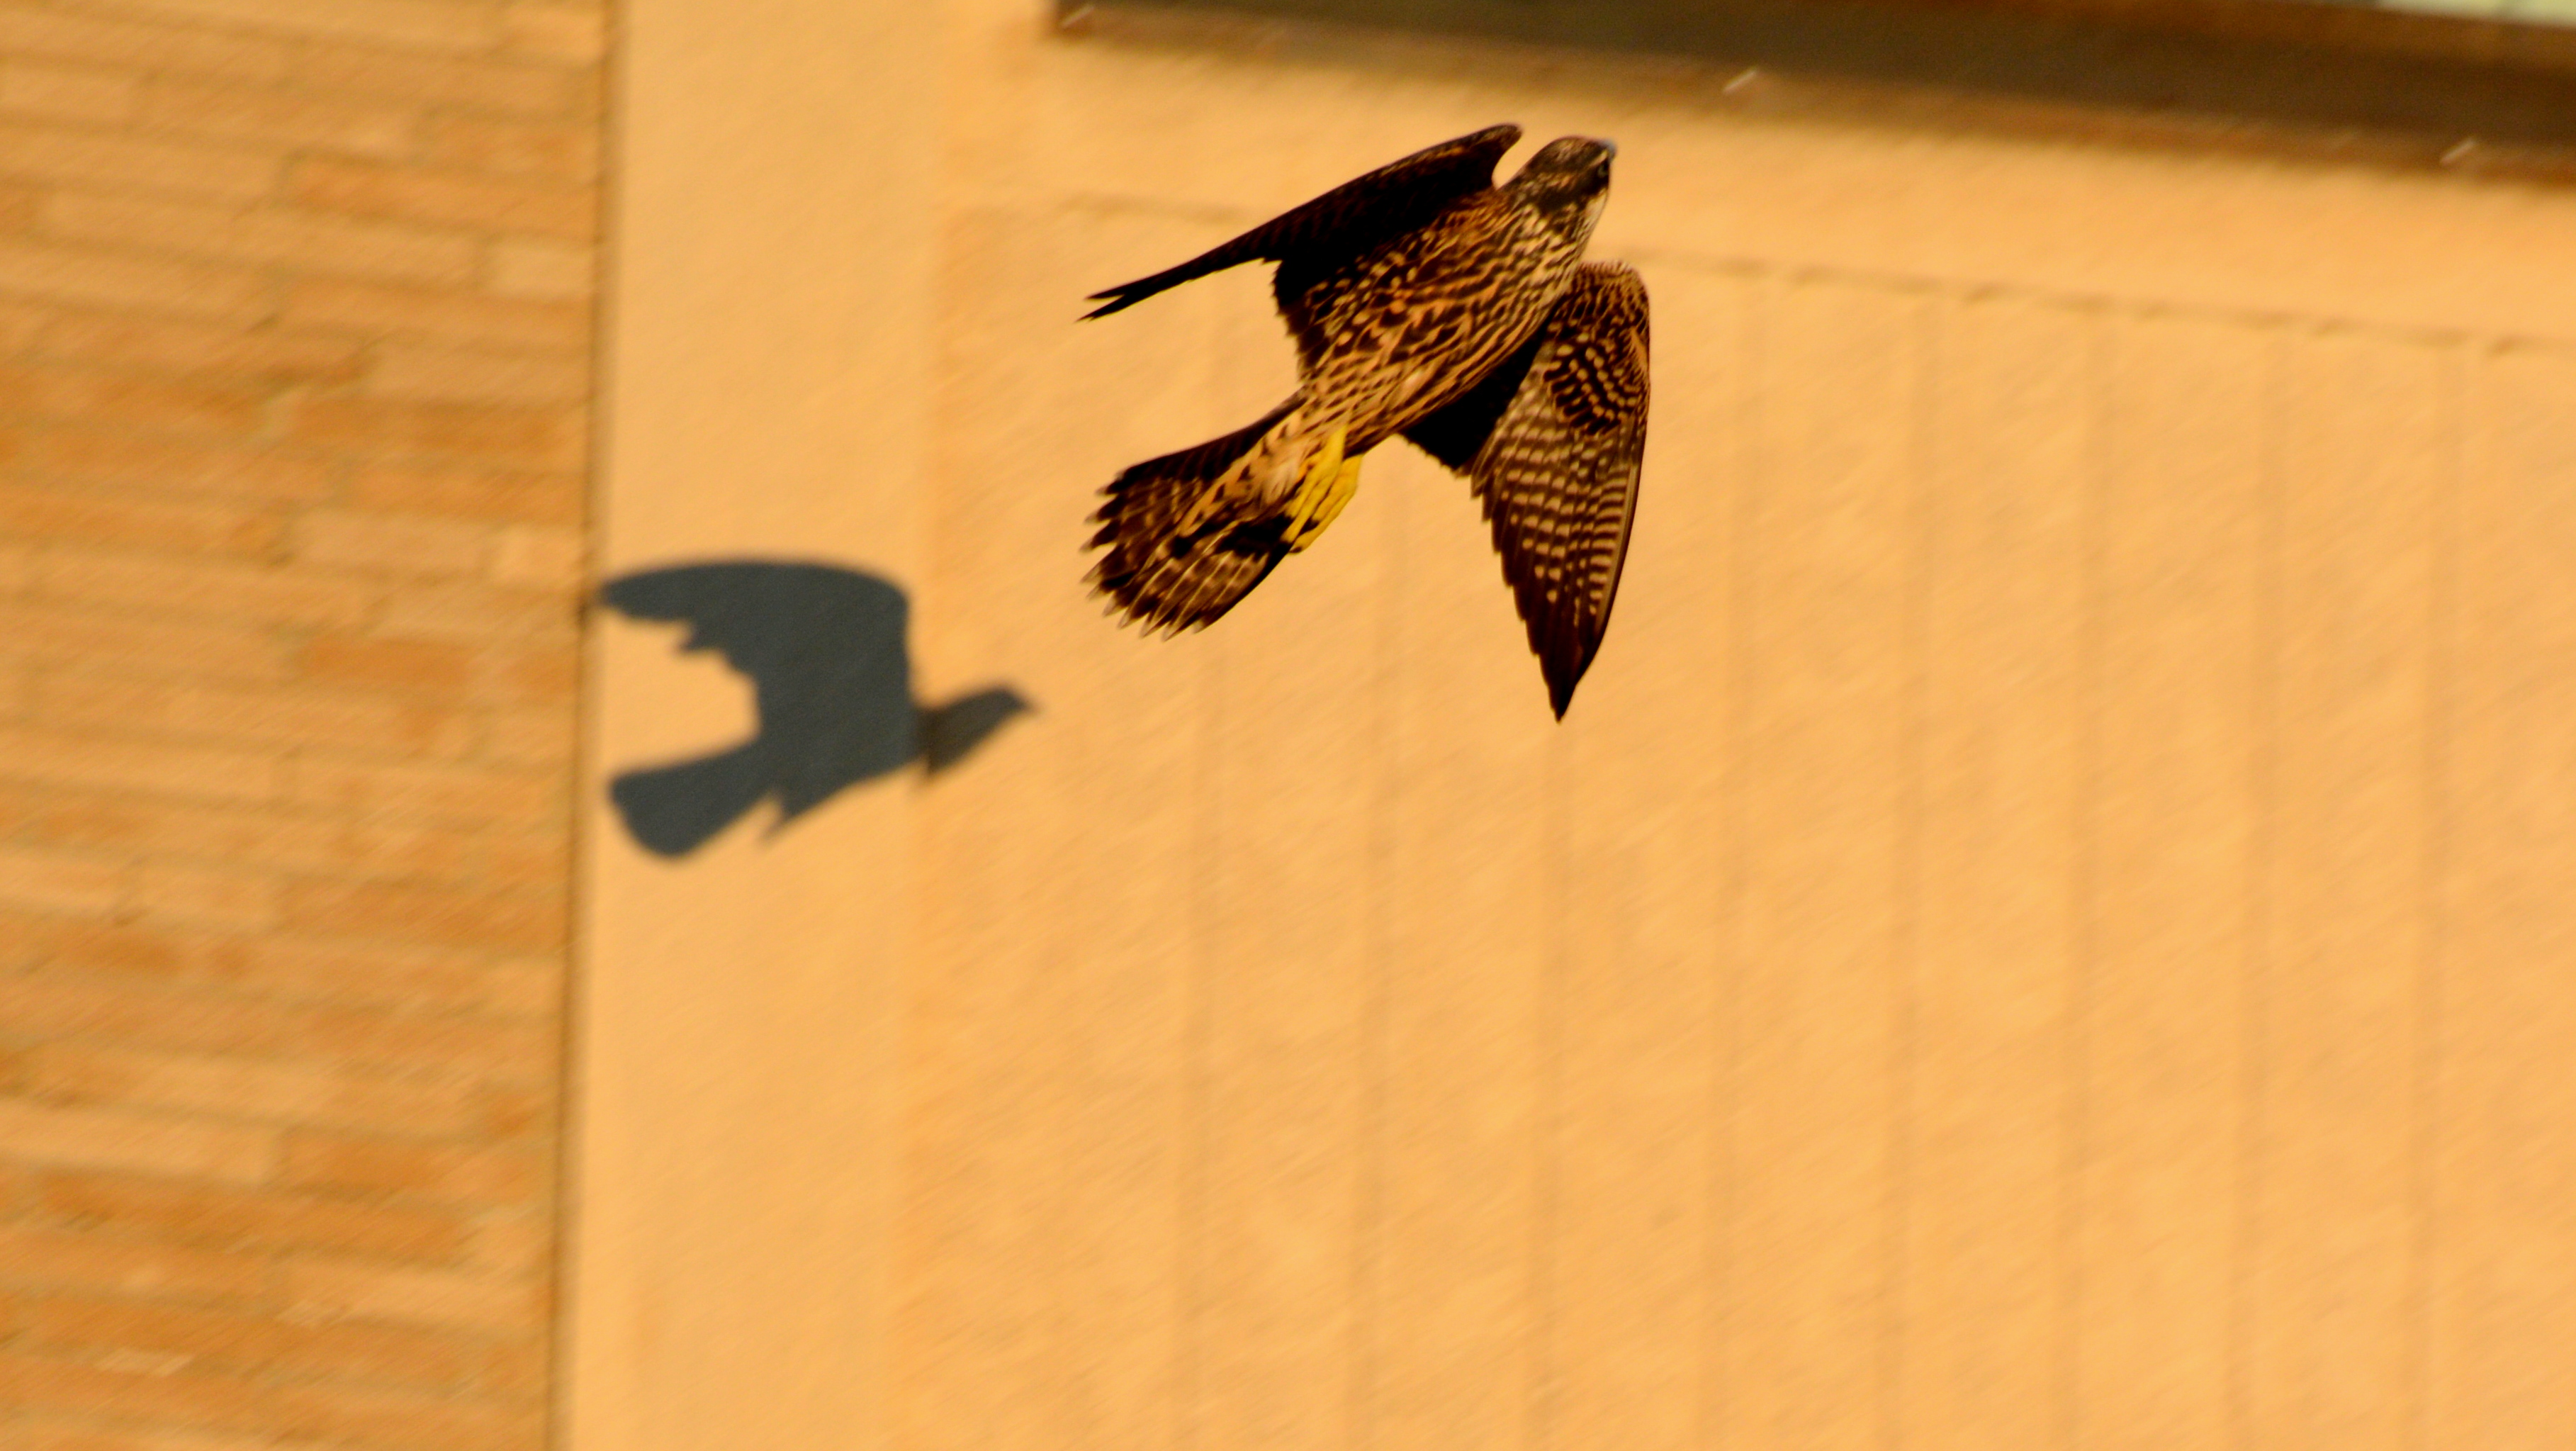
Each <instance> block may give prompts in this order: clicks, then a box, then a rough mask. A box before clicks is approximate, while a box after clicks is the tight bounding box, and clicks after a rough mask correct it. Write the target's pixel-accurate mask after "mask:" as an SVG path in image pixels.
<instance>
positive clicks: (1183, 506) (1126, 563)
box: [1090, 398, 1357, 634]
mask: <svg viewBox="0 0 2576 1451" xmlns="http://www.w3.org/2000/svg"><path fill="white" fill-rule="evenodd" d="M1295 403H1296V400H1295V399H1293V398H1292V399H1291V400H1289V401H1288V402H1286V403H1282V404H1280V405H1279V406H1278V407H1277V408H1274V409H1272V410H1271V411H1270V412H1269V413H1268V414H1267V415H1265V416H1263V417H1262V418H1261V419H1259V420H1258V421H1256V422H1254V423H1251V424H1249V425H1247V426H1245V427H1243V428H1239V429H1236V430H1235V431H1234V432H1232V433H1229V434H1226V435H1224V436H1223V437H1221V438H1212V439H1210V440H1208V441H1207V442H1205V443H1202V444H1200V445H1198V446H1197V447H1196V448H1185V449H1182V450H1181V451H1180V452H1178V453H1169V454H1165V455H1163V456H1162V457H1161V458H1154V459H1147V460H1146V461H1145V462H1143V463H1140V464H1137V465H1135V466H1134V467H1132V468H1129V469H1127V470H1126V471H1124V472H1122V473H1121V474H1119V475H1118V477H1117V478H1116V479H1114V480H1112V481H1111V482H1110V484H1109V487H1108V488H1107V489H1105V490H1103V491H1102V492H1103V494H1104V497H1103V499H1102V500H1101V504H1100V508H1099V511H1098V512H1096V513H1094V514H1093V515H1092V516H1091V518H1092V521H1093V522H1094V523H1097V524H1098V525H1099V526H1100V528H1099V530H1098V532H1096V533H1094V534H1093V535H1092V536H1091V543H1090V547H1092V548H1094V549H1099V550H1105V551H1106V553H1105V554H1104V555H1103V556H1102V558H1101V559H1100V561H1099V563H1097V564H1095V565H1093V566H1092V570H1091V576H1090V583H1091V585H1092V587H1093V588H1094V589H1095V590H1097V591H1099V592H1100V593H1102V594H1105V595H1107V596H1109V598H1110V601H1111V604H1110V609H1111V612H1112V613H1114V614H1117V615H1119V616H1121V617H1123V618H1124V619H1126V620H1128V621H1131V622H1134V623H1137V624H1141V625H1143V626H1144V627H1145V629H1146V631H1147V632H1148V633H1151V632H1153V631H1155V630H1164V631H1168V632H1170V633H1173V634H1178V633H1180V632H1181V631H1183V630H1192V629H1200V628H1204V627H1205V626H1207V625H1208V624H1210V623H1212V622H1214V621H1215V620H1216V619H1217V617H1218V616H1220V615H1223V614H1224V613H1225V612H1226V611H1227V610H1229V609H1232V608H1233V607H1234V605H1235V602H1236V601H1238V600H1240V599H1242V598H1243V597H1244V596H1245V595H1247V594H1250V593H1251V592H1252V588H1253V586H1255V585H1257V584H1259V583H1261V581H1262V580H1264V579H1265V578H1268V577H1269V574H1270V571H1271V570H1273V569H1275V568H1277V567H1278V564H1279V561H1280V560H1282V559H1284V558H1286V557H1287V556H1288V555H1289V554H1291V553H1293V552H1295V551H1296V550H1298V549H1300V548H1302V547H1304V545H1305V544H1306V543H1308V542H1310V541H1311V540H1312V538H1313V536H1314V534H1316V533H1319V532H1321V530H1322V527H1323V525H1324V524H1325V523H1329V522H1330V518H1329V516H1326V517H1323V518H1321V519H1311V520H1310V519H1307V518H1305V517H1303V516H1301V515H1300V514H1298V513H1297V512H1296V510H1295V507H1294V501H1292V504H1291V507H1290V508H1286V509H1283V508H1280V507H1278V506H1264V505H1261V504H1260V503H1258V502H1257V501H1256V500H1254V499H1252V498H1248V497H1247V498H1244V499H1242V500H1240V501H1236V500H1230V499H1217V500H1211V499H1210V497H1209V496H1210V494H1211V492H1212V491H1213V490H1214V489H1215V487H1216V485H1217V481H1218V480H1219V479H1221V478H1223V477H1224V476H1225V475H1226V473H1227V472H1228V471H1229V470H1230V469H1232V468H1233V467H1234V466H1235V465H1236V464H1237V463H1240V462H1241V461H1242V460H1243V459H1244V458H1245V457H1246V456H1247V455H1249V454H1251V453H1252V452H1253V451H1254V450H1255V449H1258V448H1260V447H1261V446H1262V445H1263V443H1264V441H1265V439H1266V438H1267V437H1268V435H1269V434H1270V432H1271V430H1272V429H1273V428H1275V427H1276V426H1277V425H1278V423H1279V421H1280V420H1281V419H1283V418H1285V417H1287V415H1288V411H1289V409H1290V408H1292V407H1294V406H1295ZM1335 462H1336V463H1337V464H1338V463H1339V462H1340V461H1339V460H1338V458H1337V459H1336V460H1335ZM1351 463H1352V464H1353V465H1354V467H1352V468H1351V469H1350V470H1349V471H1348V472H1349V473H1351V474H1352V475H1354V476H1355V475H1356V473H1357V469H1356V467H1355V465H1356V463H1357V460H1352V461H1351ZM1336 472H1337V473H1338V472H1339V470H1338V469H1337V470H1336ZM1326 482H1330V480H1327V481H1326ZM1336 503H1337V501H1336ZM1308 512H1309V513H1312V512H1314V511H1313V510H1311V509H1310V510H1309V511H1308ZM1301 524H1304V525H1306V526H1307V527H1306V528H1305V530H1304V532H1303V533H1300V532H1299V526H1300V525H1301Z"/></svg>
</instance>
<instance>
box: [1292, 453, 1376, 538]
mask: <svg viewBox="0 0 2576 1451" xmlns="http://www.w3.org/2000/svg"><path fill="white" fill-rule="evenodd" d="M1347 437H1348V435H1347V433H1346V432H1345V431H1344V430H1342V429H1339V428H1336V429H1334V430H1333V431H1332V432H1331V433H1328V434H1326V435H1325V436H1324V446H1323V447H1322V448H1321V449H1319V450H1317V451H1316V454H1315V457H1314V459H1313V461H1312V462H1310V463H1308V464H1307V466H1306V478H1305V482H1304V483H1302V484H1301V485H1299V487H1298V490H1297V498H1296V501H1295V503H1294V505H1293V506H1292V507H1291V508H1290V510H1289V514H1288V529H1287V533H1286V535H1285V538H1286V540H1287V543H1288V552H1289V553H1291V554H1295V553H1297V552H1298V551H1300V550H1302V549H1304V548H1305V547H1306V546H1307V545H1309V544H1312V543H1314V542H1315V536H1317V535H1319V534H1321V533H1323V532H1324V530H1325V529H1327V528H1329V527H1331V525H1332V522H1333V521H1334V520H1335V519H1337V518H1339V517H1341V513H1342V508H1343V506H1344V505H1347V504H1348V503H1350V501H1351V495H1353V494H1356V493H1358V492H1359V487H1360V461H1359V459H1358V458H1347V459H1346V458H1344V457H1342V443H1343V441H1344V439H1345V438H1347Z"/></svg>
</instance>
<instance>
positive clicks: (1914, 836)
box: [1878, 292, 1941, 1451]
mask: <svg viewBox="0 0 2576 1451" xmlns="http://www.w3.org/2000/svg"><path fill="white" fill-rule="evenodd" d="M1940 306H1941V295H1940V294H1939V293H1938V292H1927V293H1925V294H1923V295H1921V296H1918V297H1916V298H1915V299H1914V303H1913V307H1912V310H1911V323H1912V326H1911V329H1910V331H1911V333H1912V335H1913V337H1912V342H1913V349H1912V354H1913V355H1912V359H1911V364H1912V366H1911V368H1910V369H1909V371H1910V373H1911V375H1912V376H1911V378H1910V379H1909V382H1908V386H1909V388H1910V390H1911V394H1912V396H1911V398H1910V399H1909V400H1908V412H1909V413H1910V415H1911V417H1910V419H1909V435H1908V437H1907V440H1906V442H1907V449H1908V454H1909V457H1908V459H1907V468H1906V471H1905V477H1906V479H1907V484H1906V495H1907V497H1906V499H1905V501H1904V508H1903V513H1902V518H1903V520H1904V524H1903V546H1902V553H1901V557H1900V563H1899V566H1898V567H1899V568H1900V569H1901V570H1902V571H1903V576H1902V580H1901V588H1902V589H1903V591H1904V595H1903V598H1904V604H1903V607H1902V611H1901V618H1900V619H1899V621H1898V625H1897V628H1898V631H1899V643H1898V647H1897V651H1898V659H1899V660H1900V662H1901V666H1902V669H1903V671H1904V679H1903V682H1902V685H1901V687H1900V688H1901V690H1902V691H1903V694H1902V697H1901V700H1900V704H1899V706H1898V709H1897V732H1898V736H1897V791H1898V800H1897V802H1896V860H1895V863H1894V866H1895V873H1894V875H1895V882H1894V889H1895V891H1894V895H1895V898H1896V910H1895V913H1894V918H1893V921H1892V922H1891V923H1890V924H1889V929H1890V930H1889V933H1888V967H1889V971H1888V976H1887V981H1888V985H1889V989H1890V993H1891V1001H1890V1003H1889V1007H1888V1011H1889V1015H1890V1018H1891V1019H1892V1021H1891V1024H1890V1027H1891V1032H1890V1035H1889V1037H1890V1042H1889V1049H1890V1051H1889V1054H1888V1059H1889V1062H1888V1105H1887V1123H1888V1130H1887V1187H1886V1194H1887V1202H1886V1205H1885V1212H1886V1217H1887V1227H1886V1236H1885V1238H1886V1243H1885V1244H1884V1245H1883V1246H1882V1254H1883V1264H1882V1273H1883V1275H1884V1276H1885V1279H1884V1281H1883V1282H1882V1284H1881V1285H1880V1289H1879V1295H1880V1306H1879V1336H1880V1343H1879V1366H1878V1380H1879V1384H1878V1396H1879V1408H1878V1409H1879V1416H1878V1421H1879V1424H1878V1440H1879V1443H1880V1445H1882V1446H1883V1447H1886V1448H1887V1451H1895V1448H1897V1447H1899V1446H1902V1445H1903V1444H1904V1442H1905V1410H1904V1387H1905V1331H1906V1315H1905V1306H1906V1275H1907V1268H1908V1258H1909V1257H1908V1255H1907V1252H1906V1248H1907V1247H1906V1238H1907V1232H1908V1229H1909V1226H1910V1224H1911V1219H1910V1211H1911V1207H1912V1204H1913V1173H1914V1151H1915V1138H1916V1130H1917V1125H1916V1123H1915V1117H1914V1111H1913V1109H1914V1096H1915V1095H1914V1090H1915V1076H1916V1074H1917V1072H1918V1071H1919V1069H1920V1058H1921V1052H1920V1042H1919V1034H1920V1033H1921V1017H1920V1003H1919V998H1920V989H1921V982H1920V977H1921V972H1922V941H1923V926H1922V918H1923V837H1924V810H1925V808H1924V798H1925V791H1926V785H1925V780H1924V773H1925V770H1926V760H1927V756H1928V752H1927V750H1926V746H1925V742H1924V732H1925V729H1926V726H1927V722H1928V718H1929V711H1930V701H1931V653H1930V647H1929V643H1928V642H1929V640H1930V631H1931V618H1932V567H1933V556H1932V508H1933V493H1932V477H1933V456H1934V442H1933V439H1934V431H1933V430H1934V422H1933V417H1934V406H1935V405H1934V393H1933V384H1932V380H1933V379H1934V377H1936V376H1937V375H1938V369H1937V361H1938V351H1939V343H1940Z"/></svg>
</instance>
